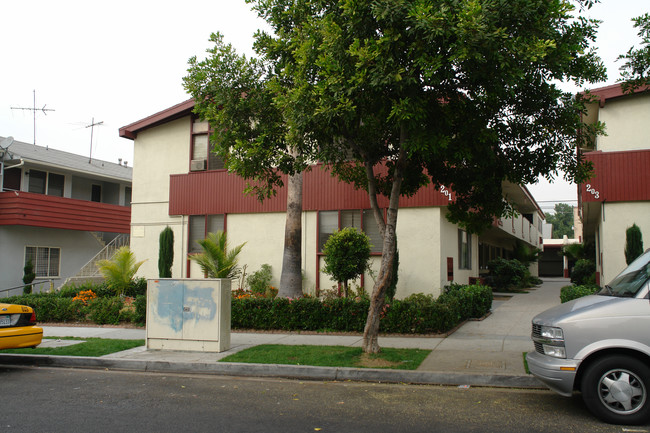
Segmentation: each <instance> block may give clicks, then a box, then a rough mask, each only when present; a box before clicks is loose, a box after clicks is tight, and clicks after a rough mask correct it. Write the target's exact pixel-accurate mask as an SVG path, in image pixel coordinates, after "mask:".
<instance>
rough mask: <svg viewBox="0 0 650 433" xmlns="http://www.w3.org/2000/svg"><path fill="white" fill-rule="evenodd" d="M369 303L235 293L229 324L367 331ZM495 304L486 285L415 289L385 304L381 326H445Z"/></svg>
mask: <svg viewBox="0 0 650 433" xmlns="http://www.w3.org/2000/svg"><path fill="white" fill-rule="evenodd" d="M369 306H370V301H369V300H368V298H365V297H360V298H357V299H353V298H328V299H324V300H321V299H317V298H311V297H304V298H299V299H293V300H291V299H286V298H279V299H269V298H256V297H246V298H243V297H242V298H234V299H232V324H231V326H232V328H233V329H260V330H272V329H278V330H280V329H281V330H309V331H316V330H328V331H339V332H363V329H364V326H365V323H366V318H367V315H368V308H369ZM491 306H492V290H491V289H490V288H489V287H486V286H459V287H458V288H455V289H454V290H453V293H445V294H443V295H441V296H440V297H438V298H437V299H436V298H434V297H433V296H431V295H423V294H414V295H411V296H409V297H408V298H406V299H404V300H394V301H391V302H389V303H387V304H386V305H385V307H384V310H383V311H382V315H381V316H382V318H381V325H380V329H381V332H387V333H418V334H431V333H441V332H446V331H449V330H450V329H452V328H453V327H455V326H456V325H458V324H459V323H460V322H461V321H462V320H466V319H467V318H470V317H482V316H484V315H485V314H486V313H487V312H488V311H489V310H490V308H491Z"/></svg>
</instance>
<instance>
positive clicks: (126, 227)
mask: <svg viewBox="0 0 650 433" xmlns="http://www.w3.org/2000/svg"><path fill="white" fill-rule="evenodd" d="M0 225H22V226H31V227H45V228H54V229H67V230H82V231H95V232H109V233H130V228H131V227H130V226H131V208H129V207H126V206H117V205H112V204H106V203H96V202H92V201H85V200H77V199H71V198H63V197H52V196H48V195H43V194H34V193H29V192H22V191H8V192H1V193H0Z"/></svg>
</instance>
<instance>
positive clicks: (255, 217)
mask: <svg viewBox="0 0 650 433" xmlns="http://www.w3.org/2000/svg"><path fill="white" fill-rule="evenodd" d="M285 220H286V216H285V214H284V213H279V212H275V213H263V214H229V215H228V217H227V232H228V244H229V245H230V246H231V247H233V246H236V245H240V244H243V243H244V242H246V245H244V248H243V249H242V251H241V253H240V256H239V257H240V260H239V264H240V266H243V265H246V273H247V274H248V275H250V274H251V273H253V272H255V271H258V270H259V269H260V268H261V267H262V265H263V264H269V265H271V270H272V272H273V279H272V280H271V285H272V286H275V287H278V286H279V285H280V273H281V271H282V252H283V251H282V249H283V245H284V223H285ZM233 287H234V288H236V287H237V286H236V285H234V286H233Z"/></svg>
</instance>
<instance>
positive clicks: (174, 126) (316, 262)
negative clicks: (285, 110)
mask: <svg viewBox="0 0 650 433" xmlns="http://www.w3.org/2000/svg"><path fill="white" fill-rule="evenodd" d="M193 107H194V102H193V100H188V101H186V102H183V103H181V104H178V105H176V106H174V107H171V108H169V109H167V110H164V111H162V112H159V113H156V114H154V115H152V116H149V117H147V118H145V119H142V120H139V121H137V122H135V123H132V124H130V125H128V126H125V127H123V128H121V129H120V136H121V137H125V138H129V139H132V140H134V141H135V144H134V164H133V165H134V173H133V205H132V217H131V248H132V250H133V251H134V252H135V255H136V256H137V257H138V259H145V258H146V259H148V261H147V262H146V263H145V264H144V265H143V266H142V267H141V268H140V274H141V275H143V276H145V277H147V278H157V276H158V269H157V267H156V263H157V260H158V248H159V245H158V239H159V235H160V232H161V231H162V230H163V229H164V228H165V226H170V227H171V228H172V229H173V230H174V242H175V244H174V264H173V268H172V274H173V277H174V278H188V277H192V278H202V276H203V275H202V273H201V271H200V270H199V268H198V266H197V265H196V264H195V263H194V262H191V261H189V260H188V259H187V257H188V254H192V253H194V252H198V251H200V247H199V245H198V244H197V242H196V241H197V240H199V239H203V238H204V237H205V236H206V234H207V233H208V232H214V231H217V230H225V231H226V232H227V233H228V242H229V243H230V245H238V244H241V243H243V242H246V245H245V247H244V248H243V250H242V252H241V255H240V264H242V265H246V266H247V273H248V274H250V273H251V272H254V271H256V270H258V269H260V267H261V265H262V264H265V263H268V264H270V265H271V267H272V269H273V277H274V278H273V283H274V285H276V286H277V283H278V281H279V277H280V272H281V267H282V253H283V245H284V225H285V211H286V191H285V190H280V191H278V194H277V196H276V197H274V198H272V199H270V200H266V201H265V202H264V203H260V202H258V201H257V200H256V199H255V198H254V197H251V196H245V195H244V194H243V192H242V191H243V189H244V187H245V185H246V182H245V181H244V180H242V179H241V178H240V177H238V176H237V175H235V174H232V173H228V172H227V171H226V170H224V169H223V162H222V161H220V160H219V158H218V156H217V155H215V154H212V153H210V152H209V148H208V134H209V128H208V125H207V123H205V122H203V121H201V120H199V119H197V118H196V117H195V116H194V115H193V114H192V109H193ZM504 194H507V195H508V197H509V198H510V199H511V200H513V201H514V202H515V203H516V205H517V208H518V209H519V212H521V214H520V215H519V216H517V217H515V218H514V219H505V218H504V219H500V220H495V224H494V226H493V227H492V228H491V229H490V230H488V231H487V232H486V233H484V234H483V235H481V236H480V237H479V236H476V235H468V234H467V233H466V232H465V231H463V230H461V229H460V228H459V227H458V226H456V225H454V224H452V223H450V222H449V221H447V219H446V218H445V214H446V205H447V204H448V203H449V201H450V200H453V198H454V193H453V191H448V190H447V191H442V192H441V191H438V190H436V189H435V188H433V187H427V188H424V189H422V190H421V191H419V192H418V193H417V194H415V195H414V196H413V197H402V198H401V199H400V209H399V218H398V226H397V240H398V247H399V259H400V264H399V283H398V288H397V296H398V297H405V296H408V295H410V294H412V293H418V292H419V293H431V294H434V295H437V294H438V293H439V291H440V289H441V288H442V287H443V286H445V285H447V284H449V283H450V282H451V281H454V282H457V283H464V284H466V283H468V282H469V281H470V280H473V279H475V278H477V277H479V276H480V275H483V274H485V273H486V272H487V262H488V261H489V260H491V259H493V258H496V257H499V256H506V257H507V256H509V255H510V253H511V251H512V250H513V247H514V245H515V242H516V241H517V240H521V241H523V242H525V243H528V244H529V245H530V246H531V247H536V248H541V243H542V238H541V225H542V219H543V213H542V211H541V210H540V208H539V206H538V205H537V203H536V202H535V201H534V199H533V198H532V197H531V195H530V193H529V192H528V191H527V190H526V189H525V188H521V187H519V186H515V185H511V184H505V185H504ZM387 204H388V202H387V200H386V199H384V198H382V199H380V206H382V207H383V208H384V211H385V209H386V207H387ZM346 226H354V227H357V228H359V229H362V230H363V231H365V232H366V234H368V236H369V237H370V239H371V243H372V244H373V245H374V247H373V249H372V251H373V254H374V257H373V265H372V268H373V269H374V271H375V272H376V271H377V270H378V268H379V258H380V256H381V245H382V242H381V239H380V235H379V231H378V229H377V226H376V223H375V221H374V218H373V216H372V212H371V211H370V205H369V200H368V195H367V193H366V192H365V191H358V190H355V189H354V188H353V187H352V186H350V185H348V184H345V183H341V182H339V181H338V180H337V179H335V178H333V177H332V176H331V175H330V173H329V171H328V170H326V169H325V168H324V167H323V166H321V165H315V166H313V167H312V169H311V170H310V171H307V172H306V173H305V175H304V185H303V216H302V268H303V278H304V280H303V281H304V283H303V290H304V291H305V292H307V293H312V294H314V293H317V292H319V291H321V290H329V289H331V288H333V287H334V286H335V283H334V282H332V281H331V280H330V279H329V277H328V276H327V275H326V274H324V273H323V272H322V269H323V266H324V259H323V255H322V253H321V251H322V247H323V244H324V243H325V241H326V240H327V238H328V236H329V235H330V234H332V233H333V232H334V231H335V230H337V229H339V228H342V227H346ZM532 272H533V274H534V275H536V274H537V269H536V266H534V267H533V269H532ZM357 284H362V285H364V286H365V287H366V289H371V288H372V285H373V278H372V275H369V274H368V273H366V275H365V276H364V277H363V278H362V279H361V281H359V282H357Z"/></svg>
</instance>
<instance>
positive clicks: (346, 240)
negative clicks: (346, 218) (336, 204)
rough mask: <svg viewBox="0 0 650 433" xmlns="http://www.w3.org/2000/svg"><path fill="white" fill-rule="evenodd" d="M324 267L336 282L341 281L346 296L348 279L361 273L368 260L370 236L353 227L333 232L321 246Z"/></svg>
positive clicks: (324, 270)
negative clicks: (323, 255)
mask: <svg viewBox="0 0 650 433" xmlns="http://www.w3.org/2000/svg"><path fill="white" fill-rule="evenodd" d="M323 253H324V254H325V267H324V268H323V272H325V273H326V274H328V275H331V276H332V277H333V278H334V279H335V280H336V282H338V283H339V284H340V283H343V287H344V293H345V297H347V296H348V281H349V280H353V279H355V278H357V277H358V276H359V275H361V274H363V271H365V270H366V268H367V267H368V260H370V238H368V236H367V235H366V234H365V233H363V232H358V231H357V229H355V228H354V227H346V228H344V229H342V230H339V231H336V232H334V233H333V234H332V235H331V236H330V237H329V239H327V242H326V243H325V246H324V247H323Z"/></svg>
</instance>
